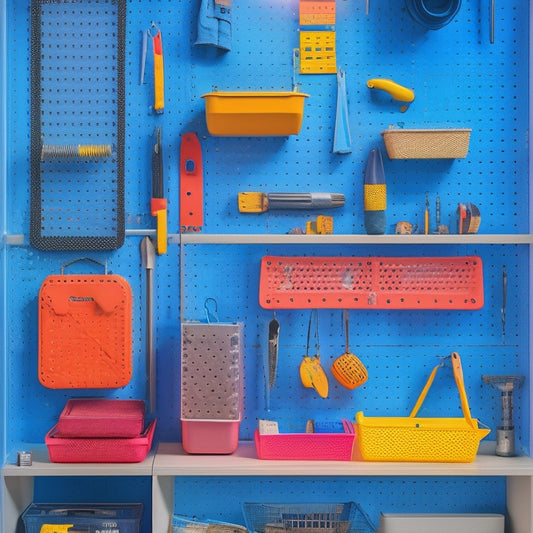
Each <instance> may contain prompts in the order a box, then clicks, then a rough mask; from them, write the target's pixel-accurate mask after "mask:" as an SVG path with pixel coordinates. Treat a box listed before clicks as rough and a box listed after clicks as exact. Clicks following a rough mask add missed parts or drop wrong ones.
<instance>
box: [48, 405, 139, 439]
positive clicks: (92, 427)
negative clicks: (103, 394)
mask: <svg viewBox="0 0 533 533" xmlns="http://www.w3.org/2000/svg"><path fill="white" fill-rule="evenodd" d="M144 411H145V405H144V401H143V400H114V399H102V398H71V399H70V400H68V402H67V403H66V405H65V408H64V409H63V412H62V413H61V415H60V416H59V421H58V423H57V427H56V433H55V434H56V436H58V437H59V436H61V437H126V438H128V437H129V438H134V437H138V436H139V435H140V434H141V433H142V432H143V429H144Z"/></svg>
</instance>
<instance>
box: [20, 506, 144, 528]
mask: <svg viewBox="0 0 533 533" xmlns="http://www.w3.org/2000/svg"><path fill="white" fill-rule="evenodd" d="M142 512H143V506H142V503H120V504H108V503H103V504H87V505H86V504H70V503H69V504H61V503H53V504H52V503H31V504H30V505H29V506H28V507H27V508H26V510H25V511H24V512H23V513H22V520H23V522H24V526H25V527H26V533H41V531H42V533H55V532H60V531H65V533H68V532H69V531H83V532H84V533H101V532H104V531H106V532H112V533H139V531H140V528H141V517H142ZM44 525H49V526H51V527H50V528H43V526H44ZM54 526H56V527H54ZM57 526H63V527H59V528H58V527H57ZM67 526H68V527H67Z"/></svg>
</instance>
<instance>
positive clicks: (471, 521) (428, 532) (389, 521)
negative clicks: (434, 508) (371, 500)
mask: <svg viewBox="0 0 533 533" xmlns="http://www.w3.org/2000/svg"><path fill="white" fill-rule="evenodd" d="M504 527H505V517H504V515H502V514H475V513H465V514H452V513H450V514H448V513H444V514H434V513H407V514H399V513H382V514H381V515H380V518H379V529H378V533H450V532H453V533H504Z"/></svg>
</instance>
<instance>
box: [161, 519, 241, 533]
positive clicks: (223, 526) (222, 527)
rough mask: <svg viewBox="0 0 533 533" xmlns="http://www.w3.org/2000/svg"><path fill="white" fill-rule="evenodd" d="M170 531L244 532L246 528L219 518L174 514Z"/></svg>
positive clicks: (205, 532) (172, 532) (192, 532)
mask: <svg viewBox="0 0 533 533" xmlns="http://www.w3.org/2000/svg"><path fill="white" fill-rule="evenodd" d="M171 533H246V528H245V527H243V526H241V525H239V524H230V523H228V522H221V521H219V520H209V519H206V520H197V519H196V518H194V517H189V516H184V515H177V514H174V515H173V516H172V529H171Z"/></svg>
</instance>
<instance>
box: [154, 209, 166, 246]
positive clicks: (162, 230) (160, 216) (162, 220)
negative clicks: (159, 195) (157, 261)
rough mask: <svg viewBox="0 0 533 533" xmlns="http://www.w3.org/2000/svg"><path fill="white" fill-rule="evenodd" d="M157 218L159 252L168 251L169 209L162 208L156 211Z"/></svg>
mask: <svg viewBox="0 0 533 533" xmlns="http://www.w3.org/2000/svg"><path fill="white" fill-rule="evenodd" d="M156 217H157V218H156V220H157V253H158V254H159V255H161V254H166V253H167V210H166V209H161V210H159V211H157V213H156Z"/></svg>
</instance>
